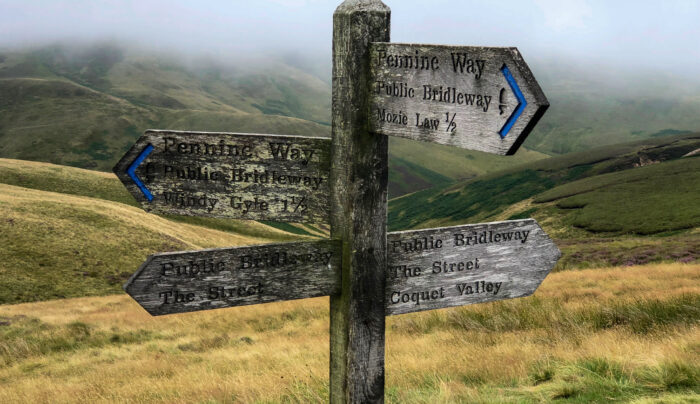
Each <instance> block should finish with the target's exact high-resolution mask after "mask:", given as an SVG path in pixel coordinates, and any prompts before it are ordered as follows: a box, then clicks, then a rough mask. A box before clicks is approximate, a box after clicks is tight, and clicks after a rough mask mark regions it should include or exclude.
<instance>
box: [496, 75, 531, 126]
mask: <svg viewBox="0 0 700 404" xmlns="http://www.w3.org/2000/svg"><path fill="white" fill-rule="evenodd" d="M501 72H502V73H503V75H504V76H505V77H506V81H508V84H509V85H510V89H511V90H513V93H514V94H515V98H517V99H518V106H517V107H516V108H515V111H513V113H512V114H511V115H510V118H508V120H507V121H506V124H505V125H503V128H501V131H500V132H498V133H499V134H500V135H501V139H503V138H505V137H506V135H508V132H510V129H511V128H512V127H513V125H514V124H515V121H517V120H518V118H520V115H522V113H523V111H524V110H525V107H526V106H527V100H525V96H524V95H523V92H522V91H520V87H519V86H518V83H516V82H515V79H514V78H513V75H512V74H510V70H509V69H508V66H506V65H503V67H502V68H501Z"/></svg>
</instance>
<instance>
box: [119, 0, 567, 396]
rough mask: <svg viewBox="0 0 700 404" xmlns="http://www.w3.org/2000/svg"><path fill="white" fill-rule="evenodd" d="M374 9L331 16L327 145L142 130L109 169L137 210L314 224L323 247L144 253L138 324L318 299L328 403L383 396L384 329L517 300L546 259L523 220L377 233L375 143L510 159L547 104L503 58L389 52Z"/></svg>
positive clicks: (356, 4) (505, 53) (381, 199)
mask: <svg viewBox="0 0 700 404" xmlns="http://www.w3.org/2000/svg"><path fill="white" fill-rule="evenodd" d="M389 21H390V10H389V8H388V7H387V6H385V5H384V4H383V3H382V2H381V1H379V0H346V1H345V2H343V3H342V4H341V5H340V6H339V7H338V9H337V10H336V12H335V14H334V16H333V22H334V30H333V104H332V120H333V128H332V133H333V134H332V139H323V138H311V137H295V136H281V135H254V134H233V133H203V132H176V131H147V132H146V134H145V135H144V136H142V137H141V138H140V139H139V140H138V141H137V142H136V144H135V145H134V146H133V147H132V148H131V149H130V150H129V151H128V152H127V154H126V155H125V156H124V157H123V158H122V159H121V161H120V162H119V163H118V164H117V165H116V167H115V168H114V171H115V173H116V174H117V176H118V177H119V178H120V180H121V181H122V182H123V183H124V185H125V186H126V187H127V189H128V190H129V191H130V192H131V194H132V195H133V196H134V197H135V198H136V200H138V201H139V202H140V203H141V206H142V207H143V208H144V209H146V210H147V211H150V212H154V213H172V214H181V215H195V216H213V217H224V218H238V219H249V220H277V221H287V222H312V223H319V222H320V223H330V225H331V240H321V241H309V242H297V243H284V244H271V245H265V246H251V247H238V248H224V249H211V250H203V251H186V252H177V253H165V254H155V255H152V256H150V257H149V258H148V259H147V260H146V262H145V263H144V264H143V265H142V266H141V268H139V270H138V271H137V272H136V273H135V274H134V275H133V276H132V277H131V279H129V281H128V282H127V283H126V285H125V290H126V291H127V293H129V294H130V295H131V296H132V297H133V298H134V299H135V300H136V301H137V302H139V304H141V305H142V306H143V307H144V308H145V309H146V310H147V311H148V312H149V313H151V314H152V315H161V314H172V313H181V312H188V311H197V310H208V309H216V308H223V307H232V306H242V305H249V304H258V303H267V302H275V301H281V300H291V299H302V298H308V297H316V296H330V297H331V299H330V321H331V325H330V400H331V402H334V403H374V402H383V400H384V339H385V338H384V336H385V334H384V332H385V330H384V329H385V318H386V316H388V315H397V314H403V313H410V312H415V311H421V310H432V309H440V308H446V307H454V306H462V305H466V304H472V303H484V302H491V301H495V300H501V299H509V298H515V297H522V296H527V295H530V294H532V293H533V292H534V291H535V290H536V289H537V287H538V286H539V284H540V283H541V282H542V280H543V279H544V278H545V276H546V275H547V274H548V273H549V271H550V270H551V269H552V268H553V267H554V265H555V264H556V262H557V260H558V259H559V257H560V252H559V250H558V249H557V247H556V246H555V245H554V243H552V241H551V240H550V238H549V237H548V236H547V235H546V234H545V233H544V231H543V230H542V229H541V228H540V226H539V225H538V224H537V222H536V221H535V220H533V219H526V220H516V221H505V222H497V223H485V224H473V225H465V226H456V227H446V228H437V229H427V230H418V231H405V232H395V233H389V234H387V232H386V226H387V223H386V221H387V187H388V139H387V136H386V135H393V136H401V137H407V138H410V139H416V140H423V141H430V142H435V143H442V144H448V145H454V146H458V147H464V148H469V149H473V150H481V151H485V152H490V153H496V154H513V153H515V151H516V150H517V149H518V147H519V146H520V145H521V144H522V142H523V141H524V139H525V137H526V136H527V134H528V133H529V132H530V131H531V130H532V128H533V127H534V126H535V124H536V123H537V121H538V120H539V118H540V117H541V116H542V114H543V113H544V112H545V110H546V109H547V107H548V106H549V104H548V102H547V99H546V97H545V96H544V94H543V93H542V90H541V89H540V88H539V86H538V85H537V82H536V81H535V79H534V77H533V75H532V73H531V72H530V70H529V68H528V67H527V65H526V64H525V62H524V61H523V60H522V57H521V56H520V54H519V52H518V51H517V49H515V48H481V47H454V46H451V47H450V46H435V45H403V44H392V43H389V42H388V41H389V26H390V24H389Z"/></svg>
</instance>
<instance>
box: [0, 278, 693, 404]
mask: <svg viewBox="0 0 700 404" xmlns="http://www.w3.org/2000/svg"><path fill="white" fill-rule="evenodd" d="M699 275H700V266H698V265H681V264H673V265H653V266H645V267H632V268H596V269H593V270H582V271H567V272H562V273H556V274H550V275H549V276H548V277H547V278H546V279H545V281H544V282H543V284H542V286H541V287H540V288H539V289H538V291H537V292H536V293H535V295H534V296H531V297H527V298H523V299H515V300H509V301H502V302H496V303H489V304H481V305H474V306H466V307H460V308H453V309H445V310H437V311H431V312H423V313H414V314H408V315H402V316H395V317H390V318H388V319H387V335H386V345H387V348H386V351H387V352H386V375H387V380H386V401H387V402H388V403H435V402H438V403H452V402H462V403H464V402H469V403H523V404H529V403H533V404H534V403H543V402H561V403H594V402H595V403H607V402H629V403H693V402H696V401H697V398H698V395H699V394H700V367H699V365H698V364H699V363H700V350H699V349H698V348H699V346H698V341H699V340H700V311H698V309H697V307H698V304H700V300H699V297H700V287H699V285H700V278H699V277H698V276H699ZM0 380H2V383H0V401H1V402H7V403H10V402H32V403H48V402H51V403H57V402H61V403H62V402H72V403H111V402H154V403H161V402H162V403H186V402H187V403H190V402H206V403H231V402H246V403H248V402H250V403H253V402H254V403H289V402H303V403H325V402H328V299H327V298H320V299H307V300H303V301H294V302H284V303H274V304H266V305H258V306H249V307H238V308H232V309H223V310H213V311H206V312H199V313H190V314H181V315H174V316H164V317H151V316H149V315H148V314H147V313H146V312H145V311H144V310H143V309H141V308H140V307H139V306H138V305H137V304H136V303H135V302H133V301H132V300H131V299H129V298H128V297H127V296H110V297H100V298H80V299H68V300H61V301H60V302H56V301H52V302H43V303H31V304H21V305H5V306H0Z"/></svg>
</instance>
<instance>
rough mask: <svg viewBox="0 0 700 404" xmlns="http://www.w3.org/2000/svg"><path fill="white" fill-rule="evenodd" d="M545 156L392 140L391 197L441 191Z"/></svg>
mask: <svg viewBox="0 0 700 404" xmlns="http://www.w3.org/2000/svg"><path fill="white" fill-rule="evenodd" d="M546 157H548V156H547V155H545V154H542V153H538V152H535V151H531V150H528V149H526V148H521V149H520V150H519V151H518V152H517V153H516V154H515V155H514V156H498V155H495V154H489V153H482V152H477V151H472V150H465V149H460V148H457V147H451V146H443V145H438V144H432V143H426V142H418V141H414V140H408V139H402V138H397V137H391V138H389V196H390V197H397V196H401V195H404V194H407V193H411V192H415V191H418V190H422V189H426V188H432V187H439V186H442V185H447V184H451V183H453V182H454V181H455V180H464V179H469V178H475V177H477V176H480V175H484V174H488V173H492V172H498V171H500V170H503V169H505V168H509V167H515V166H518V165H521V164H525V163H528V162H533V161H537V160H542V159H544V158H546Z"/></svg>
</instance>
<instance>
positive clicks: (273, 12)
mask: <svg viewBox="0 0 700 404" xmlns="http://www.w3.org/2000/svg"><path fill="white" fill-rule="evenodd" d="M339 3H340V0H245V1H241V0H199V1H184V0H123V1H118V0H54V1H38V0H2V1H0V46H2V47H14V46H17V45H36V44H42V43H46V42H53V41H56V40H66V39H68V40H73V39H81V40H87V41H92V40H102V39H117V40H125V41H129V42H136V43H138V44H140V45H142V46H144V47H147V48H156V49H163V50H180V51H184V52H187V53H188V54H195V55H196V54H199V53H204V54H208V55H211V56H215V57H222V58H227V59H228V58H233V59H235V58H237V55H241V53H242V52H244V53H254V54H258V53H270V52H274V51H277V50H284V51H285V52H293V53H294V52H298V53H301V54H308V55H310V56H319V55H322V56H326V55H330V41H331V29H332V23H331V15H332V13H333V10H334V9H335V7H336V6H337V5H338V4H339ZM385 3H386V4H387V5H389V6H390V7H391V9H392V40H393V41H394V42H422V43H442V44H455V45H493V46H517V47H518V48H519V49H520V50H521V52H522V53H523V55H524V56H525V58H526V60H527V59H528V58H529V57H532V58H551V57H555V56H566V57H573V58H575V59H576V60H579V61H584V62H586V63H590V65H591V67H592V68H598V67H597V66H600V65H613V66H615V67H616V68H617V69H618V70H626V69H627V68H632V67H633V66H638V67H642V68H644V69H663V70H666V71H667V72H669V71H672V72H675V73H678V74H682V73H683V72H685V74H688V73H689V72H693V74H696V73H697V72H698V71H700V46H699V45H698V40H700V28H699V27H700V23H699V22H698V21H699V18H700V1H698V0H668V1H664V2H658V1H647V0H607V1H606V0H485V1H484V0H482V1H471V0H468V1H465V0H393V1H392V0H386V1H385Z"/></svg>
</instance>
